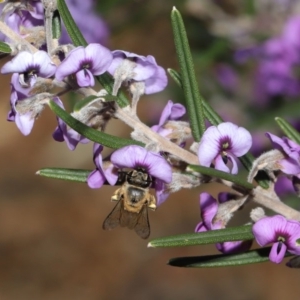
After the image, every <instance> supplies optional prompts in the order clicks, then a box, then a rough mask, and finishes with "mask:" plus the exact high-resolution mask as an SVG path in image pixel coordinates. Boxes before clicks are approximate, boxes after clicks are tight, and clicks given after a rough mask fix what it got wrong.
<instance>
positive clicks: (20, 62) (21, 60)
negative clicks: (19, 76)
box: [1, 51, 33, 74]
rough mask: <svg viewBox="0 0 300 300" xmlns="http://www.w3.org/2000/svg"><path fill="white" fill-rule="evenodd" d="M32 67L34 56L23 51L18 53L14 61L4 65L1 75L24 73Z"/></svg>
mask: <svg viewBox="0 0 300 300" xmlns="http://www.w3.org/2000/svg"><path fill="white" fill-rule="evenodd" d="M32 65H33V55H32V54H31V53H30V52H27V51H22V52H20V53H18V54H17V55H16V56H15V57H14V58H13V59H12V60H10V61H9V62H7V63H6V64H4V65H3V67H2V69H1V73H2V74H8V73H24V72H26V71H27V70H28V68H29V67H30V66H32Z"/></svg>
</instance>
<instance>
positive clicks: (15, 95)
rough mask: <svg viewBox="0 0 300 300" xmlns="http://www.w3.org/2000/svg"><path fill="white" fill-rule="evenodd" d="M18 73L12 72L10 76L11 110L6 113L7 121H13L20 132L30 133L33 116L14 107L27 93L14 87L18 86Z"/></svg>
mask: <svg viewBox="0 0 300 300" xmlns="http://www.w3.org/2000/svg"><path fill="white" fill-rule="evenodd" d="M18 80H19V74H17V73H15V74H13V76H12V78H11V84H10V87H11V94H10V106H11V110H10V111H9V113H8V116H7V121H10V122H15V123H16V125H17V127H18V128H19V130H20V131H21V133H22V134H24V135H28V134H30V132H31V130H32V128H33V124H34V117H32V113H31V112H26V113H23V114H22V113H19V112H18V111H17V109H16V105H17V103H18V101H22V100H24V99H26V98H27V93H25V94H24V92H22V91H21V90H17V89H16V88H15V87H17V86H18V84H17V82H18Z"/></svg>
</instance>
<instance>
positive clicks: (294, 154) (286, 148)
mask: <svg viewBox="0 0 300 300" xmlns="http://www.w3.org/2000/svg"><path fill="white" fill-rule="evenodd" d="M266 136H267V137H268V138H269V139H270V140H271V142H272V145H273V147H274V148H275V149H277V150H280V151H283V152H284V153H285V154H287V155H288V156H289V157H291V158H293V159H295V160H299V157H300V155H299V153H300V146H299V145H298V144H296V143H294V142H293V141H291V140H289V139H288V138H279V137H278V136H276V135H274V134H272V133H269V132H267V133H266Z"/></svg>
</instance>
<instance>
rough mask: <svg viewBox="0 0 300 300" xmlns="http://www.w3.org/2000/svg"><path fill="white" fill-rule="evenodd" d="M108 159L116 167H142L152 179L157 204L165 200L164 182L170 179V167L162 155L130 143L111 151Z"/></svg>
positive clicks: (168, 181)
mask: <svg viewBox="0 0 300 300" xmlns="http://www.w3.org/2000/svg"><path fill="white" fill-rule="evenodd" d="M110 161H111V162H112V163H113V165H114V166H115V167H116V168H118V169H122V168H131V169H137V168H143V169H144V170H145V171H146V172H147V173H148V174H149V175H150V176H152V177H153V179H154V184H153V185H152V187H153V188H155V191H156V197H157V205H160V204H161V203H162V202H163V201H164V200H165V194H164V193H163V190H164V184H165V183H170V182H171V181H172V169H171V166H170V165H169V164H168V162H167V161H166V160H165V159H164V158H163V157H162V156H160V155H159V154H157V153H154V152H149V151H147V150H146V149H145V148H143V147H140V146H135V145H132V146H126V147H124V148H121V149H118V150H116V151H115V152H113V154H112V155H111V157H110Z"/></svg>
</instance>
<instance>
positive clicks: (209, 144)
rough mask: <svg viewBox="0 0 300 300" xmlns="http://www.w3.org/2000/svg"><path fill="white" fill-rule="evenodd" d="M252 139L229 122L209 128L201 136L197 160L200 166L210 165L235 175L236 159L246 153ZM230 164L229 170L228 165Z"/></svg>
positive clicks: (248, 134) (243, 130) (241, 129)
mask: <svg viewBox="0 0 300 300" xmlns="http://www.w3.org/2000/svg"><path fill="white" fill-rule="evenodd" d="M251 144H252V138H251V135H250V133H249V131H248V130H246V129H245V128H243V127H238V126H237V125H235V124H232V123H230V122H225V123H221V124H219V125H218V126H211V127H209V128H208V129H207V130H206V131H205V132H204V134H203V136H202V138H201V141H200V144H199V149H198V158H199V161H200V164H201V165H202V166H205V167H209V166H210V165H211V164H212V163H213V164H214V165H215V168H216V169H218V170H221V171H224V172H228V173H232V174H237V172H238V166H237V162H236V157H240V156H242V155H244V154H246V153H247V152H248V150H249V149H250V147H251ZM229 162H230V163H231V164H232V167H231V168H230V167H229V166H228V163H229Z"/></svg>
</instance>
